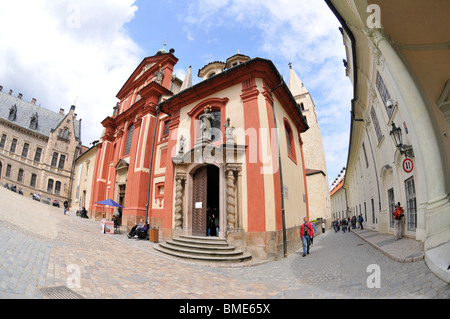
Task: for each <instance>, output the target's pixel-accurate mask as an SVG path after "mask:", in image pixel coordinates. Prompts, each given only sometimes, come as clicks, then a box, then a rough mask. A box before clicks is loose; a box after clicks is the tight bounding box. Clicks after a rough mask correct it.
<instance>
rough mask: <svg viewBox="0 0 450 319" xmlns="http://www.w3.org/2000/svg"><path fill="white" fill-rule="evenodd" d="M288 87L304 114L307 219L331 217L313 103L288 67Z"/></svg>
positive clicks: (325, 174)
mask: <svg viewBox="0 0 450 319" xmlns="http://www.w3.org/2000/svg"><path fill="white" fill-rule="evenodd" d="M289 89H290V90H291V92H292V95H293V96H294V98H295V101H296V102H297V103H298V105H299V106H300V109H301V111H302V114H303V116H305V117H306V119H307V122H308V126H309V129H308V130H307V131H306V132H303V133H301V139H302V142H303V152H304V157H305V167H306V170H305V174H306V184H307V189H308V193H307V201H308V213H309V219H310V220H317V219H318V218H324V219H326V220H329V219H330V217H331V208H330V192H329V186H328V185H329V183H328V173H327V164H326V160H325V152H324V149H323V141H322V135H321V133H320V127H319V120H318V118H317V113H316V106H315V104H314V101H313V99H312V97H311V94H310V93H309V91H308V90H307V89H306V87H305V85H304V84H303V82H302V81H301V80H300V78H299V77H298V75H297V74H296V73H295V71H294V69H293V68H292V67H291V68H290V70H289Z"/></svg>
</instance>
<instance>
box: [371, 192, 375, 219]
mask: <svg viewBox="0 0 450 319" xmlns="http://www.w3.org/2000/svg"><path fill="white" fill-rule="evenodd" d="M370 201H371V203H372V223H374V224H375V204H374V202H373V198H371V199H370Z"/></svg>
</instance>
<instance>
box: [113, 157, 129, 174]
mask: <svg viewBox="0 0 450 319" xmlns="http://www.w3.org/2000/svg"><path fill="white" fill-rule="evenodd" d="M128 166H129V164H128V162H127V161H125V160H124V159H123V158H121V159H120V160H119V161H118V162H117V164H116V166H115V169H116V171H119V170H122V169H126V170H128Z"/></svg>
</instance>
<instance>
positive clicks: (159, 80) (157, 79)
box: [152, 64, 164, 84]
mask: <svg viewBox="0 0 450 319" xmlns="http://www.w3.org/2000/svg"><path fill="white" fill-rule="evenodd" d="M163 77H164V70H163V68H162V67H161V64H160V65H159V70H158V71H156V72H155V75H154V77H153V79H152V82H156V83H158V84H162V80H163Z"/></svg>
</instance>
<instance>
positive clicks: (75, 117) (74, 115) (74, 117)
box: [73, 113, 77, 121]
mask: <svg viewBox="0 0 450 319" xmlns="http://www.w3.org/2000/svg"><path fill="white" fill-rule="evenodd" d="M76 119H77V113H74V114H73V120H74V121H75V120H76Z"/></svg>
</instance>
